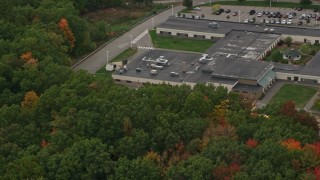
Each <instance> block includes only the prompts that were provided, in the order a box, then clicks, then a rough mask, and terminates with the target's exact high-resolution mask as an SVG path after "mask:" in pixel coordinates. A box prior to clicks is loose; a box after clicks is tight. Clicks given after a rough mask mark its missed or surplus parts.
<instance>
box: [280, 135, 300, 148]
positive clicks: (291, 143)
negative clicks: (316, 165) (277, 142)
mask: <svg viewBox="0 0 320 180" xmlns="http://www.w3.org/2000/svg"><path fill="white" fill-rule="evenodd" d="M281 144H282V145H283V146H285V147H286V148H287V149H289V150H301V149H302V148H301V143H300V142H299V141H297V140H295V139H292V138H290V139H287V140H285V141H282V143H281Z"/></svg>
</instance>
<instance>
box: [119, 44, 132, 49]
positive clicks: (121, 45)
mask: <svg viewBox="0 0 320 180" xmlns="http://www.w3.org/2000/svg"><path fill="white" fill-rule="evenodd" d="M128 44H129V43H124V44H120V45H118V48H121V49H123V48H125V47H126V46H127V45H128Z"/></svg>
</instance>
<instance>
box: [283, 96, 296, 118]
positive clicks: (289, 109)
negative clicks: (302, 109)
mask: <svg viewBox="0 0 320 180" xmlns="http://www.w3.org/2000/svg"><path fill="white" fill-rule="evenodd" d="M280 113H281V114H283V115H286V116H290V117H294V116H295V115H296V114H297V110H296V105H295V103H294V102H293V101H291V100H290V101H287V102H286V103H284V104H283V105H282V107H281V110H280Z"/></svg>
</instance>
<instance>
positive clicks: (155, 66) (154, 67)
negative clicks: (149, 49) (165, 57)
mask: <svg viewBox="0 0 320 180" xmlns="http://www.w3.org/2000/svg"><path fill="white" fill-rule="evenodd" d="M151 67H152V68H153V69H159V70H161V69H163V66H157V65H155V64H151Z"/></svg>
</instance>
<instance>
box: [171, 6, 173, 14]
mask: <svg viewBox="0 0 320 180" xmlns="http://www.w3.org/2000/svg"><path fill="white" fill-rule="evenodd" d="M171 16H173V5H171Z"/></svg>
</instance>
